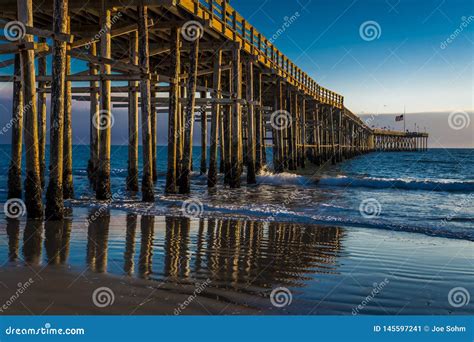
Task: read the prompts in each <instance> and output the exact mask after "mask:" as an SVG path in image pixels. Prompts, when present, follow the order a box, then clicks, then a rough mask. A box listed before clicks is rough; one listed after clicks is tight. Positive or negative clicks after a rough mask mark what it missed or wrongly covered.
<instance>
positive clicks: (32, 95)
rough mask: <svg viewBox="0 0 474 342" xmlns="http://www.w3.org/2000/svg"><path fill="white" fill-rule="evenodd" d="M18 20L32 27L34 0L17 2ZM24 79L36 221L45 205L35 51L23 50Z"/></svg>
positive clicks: (28, 183)
mask: <svg viewBox="0 0 474 342" xmlns="http://www.w3.org/2000/svg"><path fill="white" fill-rule="evenodd" d="M18 20H19V21H20V22H22V23H23V24H25V25H28V26H33V1H32V0H18ZM33 39H34V37H33V36H32V35H30V34H26V35H25V36H24V38H23V41H24V42H25V43H33ZM20 59H21V70H22V72H21V78H22V82H23V86H24V89H23V94H24V103H25V107H24V125H25V126H24V130H25V134H24V141H25V146H26V147H27V148H26V152H25V158H26V180H25V204H26V209H27V215H28V218H32V219H36V218H42V217H43V203H42V195H41V190H42V189H41V179H40V166H39V148H38V116H37V114H38V112H37V102H36V101H37V99H36V79H35V75H36V72H35V52H34V51H33V50H22V51H21V52H20Z"/></svg>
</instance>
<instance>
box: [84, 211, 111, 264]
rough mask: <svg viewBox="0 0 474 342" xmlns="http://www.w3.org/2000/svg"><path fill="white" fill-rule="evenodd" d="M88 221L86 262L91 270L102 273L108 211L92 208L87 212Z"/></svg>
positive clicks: (105, 252) (107, 230)
mask: <svg viewBox="0 0 474 342" xmlns="http://www.w3.org/2000/svg"><path fill="white" fill-rule="evenodd" d="M88 222H89V227H88V231H87V257H86V259H87V260H86V262H87V265H88V266H89V267H90V269H91V270H92V271H93V272H97V273H104V272H106V271H107V246H108V238H109V226H110V212H109V211H108V210H103V209H102V208H101V209H94V210H92V211H91V212H90V213H89V217H88Z"/></svg>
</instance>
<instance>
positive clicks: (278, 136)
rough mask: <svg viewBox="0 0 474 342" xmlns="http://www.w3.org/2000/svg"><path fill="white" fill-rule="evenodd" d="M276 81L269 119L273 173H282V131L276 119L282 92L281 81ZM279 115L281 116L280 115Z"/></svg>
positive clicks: (279, 109)
mask: <svg viewBox="0 0 474 342" xmlns="http://www.w3.org/2000/svg"><path fill="white" fill-rule="evenodd" d="M275 81H276V89H275V92H274V106H273V114H272V116H273V117H272V118H271V124H272V140H273V171H275V172H276V173H281V172H283V160H282V131H281V128H280V127H278V126H277V122H276V117H275V116H277V115H278V111H281V110H282V104H281V103H282V98H281V97H282V92H281V80H280V79H279V78H278V79H276V80H275ZM280 115H281V114H280Z"/></svg>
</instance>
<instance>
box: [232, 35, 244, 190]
mask: <svg viewBox="0 0 474 342" xmlns="http://www.w3.org/2000/svg"><path fill="white" fill-rule="evenodd" d="M240 50H241V45H240V43H236V44H235V46H234V47H233V49H232V79H231V83H232V100H233V103H232V128H231V129H232V144H231V145H232V155H231V163H232V165H231V169H230V179H229V181H230V182H229V185H230V187H231V188H239V187H240V176H241V174H242V167H243V155H242V153H243V152H242V107H241V104H240V100H241V99H242V64H241V62H240Z"/></svg>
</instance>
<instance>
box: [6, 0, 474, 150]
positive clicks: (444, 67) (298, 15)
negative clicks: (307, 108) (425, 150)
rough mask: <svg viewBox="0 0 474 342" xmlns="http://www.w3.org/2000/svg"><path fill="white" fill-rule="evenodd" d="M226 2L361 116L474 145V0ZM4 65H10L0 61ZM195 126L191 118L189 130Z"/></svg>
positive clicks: (118, 138) (121, 134)
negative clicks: (400, 121)
mask: <svg viewBox="0 0 474 342" xmlns="http://www.w3.org/2000/svg"><path fill="white" fill-rule="evenodd" d="M230 4H231V6H233V7H234V8H235V9H236V10H237V11H238V12H239V13H241V14H242V15H243V17H244V18H246V19H247V21H248V22H249V23H250V24H252V25H254V26H255V27H256V28H257V30H259V32H261V33H262V34H263V35H264V36H266V37H267V38H271V37H273V38H272V39H273V41H274V44H275V45H276V46H277V47H278V49H279V50H280V51H282V52H283V53H284V54H285V55H286V56H287V57H289V58H290V59H291V60H292V61H293V62H294V63H295V64H297V65H298V66H299V67H300V68H301V69H302V70H304V71H305V72H306V73H307V74H309V75H310V76H311V77H312V78H313V79H315V80H316V81H317V82H318V83H319V84H321V85H322V86H324V87H326V88H329V89H331V90H333V91H336V92H337V93H339V94H341V95H343V96H344V101H345V105H346V107H347V108H349V109H350V110H351V111H352V112H354V113H356V114H358V115H361V116H362V117H363V118H365V119H367V118H368V119H369V120H370V121H369V122H370V125H371V126H372V125H375V126H378V127H385V126H387V127H389V126H390V127H391V128H401V126H400V125H396V124H395V121H394V119H393V117H394V115H395V114H401V113H403V112H404V111H406V113H408V115H407V121H408V122H407V128H410V129H414V124H415V123H417V126H418V127H419V130H425V129H426V130H427V131H428V132H434V134H436V136H434V137H433V140H434V141H437V142H438V144H439V146H441V147H471V148H474V129H473V127H474V113H473V108H474V106H473V94H474V89H473V79H474V2H473V0H449V1H447V0H331V1H329V0H291V1H288V0H238V1H237V0H234V1H232V0H231V1H230ZM285 22H287V23H289V25H287V26H286V27H285ZM290 22H291V23H290ZM283 28H284V29H283ZM1 59H2V58H1V56H0V60H1ZM82 68H84V64H83V63H75V64H74V66H73V69H75V71H80V70H82ZM5 73H11V69H0V74H5ZM0 112H1V113H2V115H1V116H0V125H1V126H3V125H4V124H5V123H6V122H8V120H9V118H10V115H11V88H10V86H9V85H6V84H0ZM88 112H89V110H88V105H87V104H86V103H77V102H75V103H73V131H74V142H75V143H85V142H87V141H88V130H89V128H88V122H87V120H85V118H87V117H88V115H89V113H88ZM384 114H387V115H388V114H390V115H388V116H384ZM453 115H454V117H453ZM374 116H375V117H377V119H373V117H374ZM114 117H115V125H114V127H113V130H112V133H113V135H112V142H113V143H114V144H123V143H125V142H126V135H127V129H126V127H127V115H126V111H125V110H117V111H114ZM453 118H454V119H456V118H457V119H461V120H464V124H463V126H462V127H461V129H459V127H455V129H453V128H452V126H453V125H452V121H453V120H454V119H453ZM166 126H167V118H166V115H161V117H160V118H159V123H158V127H160V128H161V129H160V130H159V131H158V143H163V144H164V143H166V140H167V138H166V129H165V128H166ZM199 134H200V133H199V125H197V127H196V133H195V136H197V137H198V136H199ZM435 139H436V140H435ZM8 142H9V134H8V133H7V134H3V135H0V143H8ZM196 142H197V140H196Z"/></svg>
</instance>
